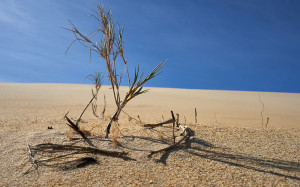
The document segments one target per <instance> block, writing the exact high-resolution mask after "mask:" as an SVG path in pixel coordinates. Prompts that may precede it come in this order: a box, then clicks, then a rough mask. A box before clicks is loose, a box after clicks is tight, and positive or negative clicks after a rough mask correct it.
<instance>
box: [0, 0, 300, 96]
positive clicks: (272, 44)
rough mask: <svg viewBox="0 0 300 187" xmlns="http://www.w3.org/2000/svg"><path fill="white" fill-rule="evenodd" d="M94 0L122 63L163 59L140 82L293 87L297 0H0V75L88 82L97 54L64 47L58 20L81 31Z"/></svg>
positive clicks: (90, 25) (299, 79)
mask: <svg viewBox="0 0 300 187" xmlns="http://www.w3.org/2000/svg"><path fill="white" fill-rule="evenodd" d="M99 2H101V3H103V4H104V6H105V7H106V8H111V10H112V13H113V16H114V18H115V19H116V20H118V22H119V23H120V24H125V26H126V28H125V33H124V36H125V38H126V43H125V56H126V58H127V60H128V63H129V64H130V66H129V67H130V68H131V70H134V67H136V66H137V65H138V64H139V65H140V68H141V69H143V70H144V71H145V73H148V72H150V71H151V70H152V68H153V67H154V66H155V65H156V64H158V63H159V62H161V61H162V60H163V59H168V62H167V64H166V65H165V66H164V67H163V73H162V74H161V75H160V76H159V77H157V78H156V79H155V80H153V81H151V82H150V83H148V84H147V85H146V86H153V87H173V88H191V89H217V90H247V91H248V90H250V91H275V92H297V93H300V1H298V0H251V1H242V0H198V1H193V0H185V1H182V0H180V1H179V0H151V1H149V0H130V1H124V0H106V1H94V0H72V1H71V0H1V1H0V33H1V35H0V82H18V83H20V82H21V83H79V84H87V83H90V82H89V80H88V79H87V78H86V76H87V75H88V74H91V73H93V72H95V71H97V70H99V69H100V71H104V69H103V67H104V66H103V63H104V61H103V60H99V58H98V56H97V55H95V54H94V55H92V62H91V63H89V51H88V49H86V48H84V47H82V46H81V45H79V44H75V45H74V46H73V47H72V48H71V49H70V51H69V52H68V54H67V55H65V50H66V48H67V47H68V45H69V43H70V42H71V41H72V40H73V35H72V33H70V32H68V31H66V30H63V29H61V28H60V27H61V26H63V27H69V24H68V21H67V20H68V19H70V20H72V22H73V23H74V24H75V25H76V26H77V27H78V28H79V30H81V31H82V32H83V33H86V34H88V33H89V32H90V31H92V30H93V29H95V28H96V22H95V20H94V19H92V17H90V16H89V15H90V14H92V10H93V9H95V4H96V3H99ZM101 64H102V65H101ZM131 72H133V71H131ZM106 84H107V83H106Z"/></svg>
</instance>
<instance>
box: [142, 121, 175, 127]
mask: <svg viewBox="0 0 300 187" xmlns="http://www.w3.org/2000/svg"><path fill="white" fill-rule="evenodd" d="M173 122H174V119H169V120H167V121H164V122H161V123H157V124H145V125H144V127H147V128H155V127H159V126H163V125H165V124H169V123H173Z"/></svg>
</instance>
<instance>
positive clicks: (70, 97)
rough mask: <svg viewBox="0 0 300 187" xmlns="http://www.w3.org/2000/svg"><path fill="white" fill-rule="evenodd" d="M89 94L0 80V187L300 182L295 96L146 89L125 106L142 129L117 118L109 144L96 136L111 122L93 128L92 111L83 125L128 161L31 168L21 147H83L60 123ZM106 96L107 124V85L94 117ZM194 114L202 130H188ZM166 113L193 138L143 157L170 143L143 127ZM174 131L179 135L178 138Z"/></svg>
mask: <svg viewBox="0 0 300 187" xmlns="http://www.w3.org/2000/svg"><path fill="white" fill-rule="evenodd" d="M91 89H92V86H91V85H71V84H12V83H0V106H1V108H0V150H1V152H0V161H1V165H0V171H1V172H0V178H1V180H0V186H54V185H63V186H128V185H137V186H152V185H153V186H192V185H195V186H211V185H217V186H232V185H238V186H258V185H259V186H261V185H263V186H277V185H278V186H299V185H300V157H299V155H300V94H293V93H267V92H240V91H212V90H187V89H169V88H147V89H150V90H149V93H147V94H144V95H141V96H139V97H137V98H136V99H135V100H133V101H132V102H131V103H129V104H128V105H127V106H126V108H125V109H124V110H125V111H126V113H128V114H129V115H130V116H131V117H133V118H136V119H137V118H138V116H139V117H140V119H141V121H142V123H140V122H138V121H135V120H130V121H129V119H128V117H127V115H126V114H124V113H122V115H121V116H120V119H119V124H120V126H119V127H118V126H116V125H114V126H113V129H112V134H111V137H110V138H108V139H105V138H104V137H103V136H104V130H105V126H106V124H107V121H108V118H106V120H103V121H101V120H100V121H99V120H98V119H96V118H95V117H94V116H93V115H92V112H91V110H90V109H89V110H88V111H87V112H86V113H85V115H84V116H83V121H82V122H81V124H80V126H81V127H84V128H85V129H86V130H88V131H89V132H90V133H91V134H90V135H89V138H90V140H91V142H92V143H93V144H94V145H95V146H96V147H98V148H101V149H106V150H116V151H125V152H128V153H129V154H128V158H126V159H120V158H114V157H108V156H103V155H97V154H90V153H85V154H79V155H76V156H74V157H71V158H68V159H69V160H65V158H63V159H60V158H57V159H54V160H51V162H46V163H47V164H48V166H45V165H42V164H41V163H40V164H39V167H38V168H35V167H33V168H32V167H31V166H32V164H31V162H30V160H29V152H28V150H29V149H28V146H29V147H34V146H35V145H38V144H41V143H56V144H63V145H65V144H67V145H69V144H72V145H78V146H88V145H87V144H86V142H85V141H83V140H82V139H77V140H70V139H69V138H80V136H78V135H77V134H76V133H75V134H74V133H70V129H69V128H68V126H67V125H66V120H65V119H63V116H64V115H65V114H66V113H67V112H68V111H69V114H68V116H69V117H70V118H75V119H76V118H78V116H79V115H80V113H81V111H82V110H83V108H84V107H85V105H86V104H87V103H88V101H89V100H90V98H91ZM121 93H122V94H123V95H124V94H125V93H126V87H122V88H121ZM104 94H105V95H106V98H107V104H108V105H107V112H106V117H108V116H110V115H111V114H113V112H114V110H115V106H114V103H113V98H112V96H111V90H110V89H109V87H108V86H103V88H101V92H100V95H99V99H98V102H99V103H98V105H99V107H100V109H99V110H101V107H102V105H103V96H104ZM259 98H260V100H261V101H262V103H263V105H264V110H263V111H262V109H263V105H262V103H261V102H260V101H259ZM195 108H197V112H198V123H199V124H194V121H195V119H194V109H195ZM171 110H173V111H174V112H175V113H178V114H180V123H185V121H186V123H187V124H188V125H189V127H190V128H191V129H192V131H193V136H191V137H190V139H189V140H188V141H186V142H185V143H183V144H182V145H181V146H179V147H177V148H176V149H174V150H170V151H167V152H164V153H160V154H157V155H155V156H153V157H152V158H148V157H147V155H149V153H150V152H151V151H153V150H158V149H161V148H164V147H166V146H168V145H170V144H171V143H172V133H171V128H165V127H159V128H157V129H154V130H151V129H145V128H144V127H143V123H155V122H161V121H162V120H163V118H164V119H165V120H166V119H169V118H170V117H171V114H170V111H171ZM261 112H263V113H262V116H263V120H264V121H263V125H262V118H261ZM267 118H269V122H268V125H267V127H265V126H264V125H265V124H266V122H267ZM48 127H52V128H53V129H51V130H49V129H48ZM117 127H118V128H117ZM167 127H168V125H167ZM180 133H181V132H180V131H176V141H178V140H179V139H180V138H181V136H180V135H179V134H180ZM113 137H114V138H113ZM67 153H69V152H66V153H65V154H67ZM61 154H62V153H61ZM33 155H34V158H35V159H39V161H41V160H45V159H46V158H53V157H54V156H53V154H52V153H47V154H46V153H42V152H41V151H35V152H34V153H33ZM56 156H59V155H56ZM87 157H93V159H95V160H96V163H94V164H89V165H86V166H84V167H77V166H79V165H76V161H77V160H78V159H82V158H87ZM70 159H71V160H70ZM27 171H29V172H28V173H26V172H27Z"/></svg>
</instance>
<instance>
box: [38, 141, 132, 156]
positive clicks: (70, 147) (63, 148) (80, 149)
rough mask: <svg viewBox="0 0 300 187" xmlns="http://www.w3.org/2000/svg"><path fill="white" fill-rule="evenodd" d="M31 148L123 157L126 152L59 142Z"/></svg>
mask: <svg viewBox="0 0 300 187" xmlns="http://www.w3.org/2000/svg"><path fill="white" fill-rule="evenodd" d="M33 149H34V151H43V152H49V153H54V152H61V151H76V153H77V154H82V153H93V154H102V155H106V156H112V157H124V156H126V155H127V154H128V153H127V152H124V151H123V152H119V151H108V150H103V149H98V148H94V147H83V146H74V145H61V144H53V143H45V144H38V145H36V146H35V147H34V148H33Z"/></svg>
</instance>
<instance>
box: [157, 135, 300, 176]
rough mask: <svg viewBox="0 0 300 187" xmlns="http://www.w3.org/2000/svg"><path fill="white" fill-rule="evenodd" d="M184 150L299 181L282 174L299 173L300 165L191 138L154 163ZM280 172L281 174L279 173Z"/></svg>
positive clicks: (162, 161) (163, 161)
mask: <svg viewBox="0 0 300 187" xmlns="http://www.w3.org/2000/svg"><path fill="white" fill-rule="evenodd" d="M179 150H184V151H185V152H187V153H189V154H192V155H194V156H198V157H201V158H204V159H209V160H213V161H218V162H222V163H224V164H229V165H231V166H237V167H241V168H246V169H250V170H254V171H258V172H263V173H270V174H273V175H277V176H281V177H286V178H290V179H294V180H300V177H297V176H291V175H287V174H284V173H286V172H299V171H300V163H299V162H292V161H285V160H279V159H271V158H270V159H268V158H256V157H252V156H245V155H241V154H234V153H229V151H226V149H225V148H221V147H215V146H214V145H212V144H211V143H209V142H207V141H205V140H202V139H198V138H195V137H191V138H190V139H188V140H187V141H186V143H185V146H184V145H183V146H180V147H177V148H175V149H172V150H169V151H166V152H164V153H163V154H162V155H161V156H160V158H159V159H158V160H156V162H160V163H163V164H166V160H167V159H168V157H169V155H170V153H171V152H176V151H179ZM281 171H282V173H281Z"/></svg>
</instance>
